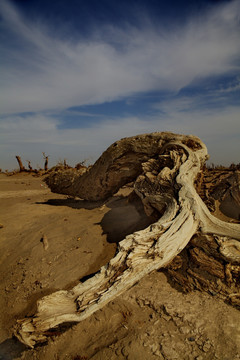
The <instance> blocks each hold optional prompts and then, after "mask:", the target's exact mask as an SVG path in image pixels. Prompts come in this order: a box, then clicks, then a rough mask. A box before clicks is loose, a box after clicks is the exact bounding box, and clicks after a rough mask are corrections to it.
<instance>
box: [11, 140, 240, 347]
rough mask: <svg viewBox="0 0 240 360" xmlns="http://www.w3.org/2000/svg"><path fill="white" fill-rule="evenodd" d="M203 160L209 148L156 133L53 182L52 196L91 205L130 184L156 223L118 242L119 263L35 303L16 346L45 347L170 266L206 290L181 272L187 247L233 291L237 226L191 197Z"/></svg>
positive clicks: (239, 236)
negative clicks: (56, 332) (59, 331)
mask: <svg viewBox="0 0 240 360" xmlns="http://www.w3.org/2000/svg"><path fill="white" fill-rule="evenodd" d="M207 157H208V154H207V149H206V146H205V145H204V144H203V143H202V142H201V140H200V139H199V138H197V137H195V136H185V135H177V134H172V133H153V134H145V135H139V136H135V137H131V138H125V139H122V140H120V141H118V142H116V143H114V144H113V145H111V146H110V147H109V148H108V149H107V150H106V151H105V152H104V153H103V154H102V156H101V157H100V158H99V159H98V160H97V162H96V163H95V164H94V165H93V166H92V167H91V168H90V169H88V170H87V171H85V172H84V173H82V174H80V173H79V172H77V171H75V172H72V171H70V170H67V171H65V172H57V173H53V174H51V175H50V176H49V177H48V178H47V180H46V182H47V184H48V185H49V186H50V188H51V190H52V191H54V192H59V193H63V194H68V195H72V196H79V197H81V198H83V199H87V200H93V201H96V200H100V199H106V198H107V197H109V196H110V195H112V194H114V193H115V192H116V191H117V190H118V189H119V188H120V187H121V186H123V185H124V184H126V183H128V182H129V181H134V190H135V192H136V194H137V195H138V196H139V197H140V198H141V200H142V202H143V205H144V208H145V212H146V214H147V215H149V216H155V217H156V218H157V217H158V220H157V221H156V222H155V223H153V224H152V225H150V226H149V227H147V228H146V229H144V230H141V231H138V232H135V233H133V234H131V235H128V236H127V237H126V238H125V239H124V240H122V241H121V242H120V243H119V246H118V250H117V253H116V256H115V257H114V258H113V259H112V260H111V261H110V262H109V263H108V264H107V265H106V266H103V267H102V268H101V269H100V271H99V273H97V274H96V275H95V276H94V277H92V278H90V279H88V280H86V281H85V282H83V283H80V284H78V285H77V286H75V287H74V288H73V289H71V290H70V291H64V290H62V291H57V292H55V293H53V294H51V295H48V296H45V297H44V298H42V299H41V300H39V301H38V304H37V312H36V314H35V315H34V316H33V317H31V318H27V319H23V320H19V321H18V322H17V325H16V327H15V329H14V333H15V335H16V336H17V337H18V338H19V340H20V341H22V342H23V343H24V344H26V345H28V346H30V347H33V346H34V345H35V344H36V343H38V342H42V341H45V340H46V339H47V331H48V330H49V329H51V328H53V327H56V326H57V325H59V324H61V323H63V322H79V321H82V320H84V319H85V318H87V317H88V316H90V315H91V314H92V313H94V312H95V311H97V310H98V309H100V308H102V307H103V306H104V305H105V304H107V303H108V302H109V301H111V300H113V299H114V298H115V297H116V296H118V295H120V294H121V293H122V292H124V291H126V290H127V289H129V288H130V287H131V286H132V285H134V284H135V283H136V282H137V281H139V280H140V279H141V278H142V277H143V276H144V275H146V274H148V273H149V272H151V271H153V270H156V269H159V268H161V267H166V266H167V265H169V264H171V262H172V260H173V259H175V260H174V261H173V262H172V264H171V265H169V268H168V270H169V272H170V273H171V272H172V275H173V277H175V279H176V280H177V281H178V282H179V283H181V282H182V284H185V283H186V286H185V287H186V288H187V286H189V287H190V288H191V286H190V285H189V284H190V281H189V279H195V280H193V281H195V282H194V285H195V286H196V284H197V282H198V283H199V284H203V285H204V281H205V278H204V276H201V274H199V273H197V272H194V268H189V272H188V275H189V279H188V278H186V276H185V277H184V274H183V272H182V273H181V272H179V271H178V270H179V269H182V268H184V266H183V263H184V261H183V259H181V256H182V254H183V252H182V250H183V249H184V248H185V247H186V246H187V245H188V243H189V242H190V240H191V243H190V244H192V246H191V248H189V250H186V251H188V252H189V255H188V256H189V259H190V261H191V262H192V263H194V264H195V265H196V267H198V268H199V267H202V268H203V271H206V270H207V271H208V274H210V275H212V276H215V277H216V278H217V279H220V281H222V283H224V284H226V286H228V287H231V286H232V284H233V283H234V284H235V283H236V276H235V275H233V274H239V272H238V270H237V266H238V264H239V263H240V261H239V256H240V248H239V240H240V225H239V224H237V223H229V222H225V221H221V220H220V219H218V218H216V217H215V216H214V215H213V214H211V212H210V211H209V209H208V207H207V206H206V204H205V203H204V202H203V200H202V199H201V197H200V196H199V194H198V192H197V190H196V188H197V187H198V184H196V181H199V179H201V177H202V174H203V170H202V169H203V167H204V164H205V161H206V159H207ZM193 244H196V246H195V245H193ZM188 246H189V245H188ZM205 248H206V249H211V251H212V252H211V251H210V250H209V252H207V251H206V249H205ZM179 253H181V256H177V255H178V254H179ZM228 265H229V266H228ZM231 266H233V267H234V266H235V268H234V269H235V270H234V271H233V270H232V268H231ZM185 270H186V269H185ZM237 276H239V275H237ZM201 278H203V280H201ZM229 284H230V285H229ZM203 285H201V286H202V287H203ZM192 286H193V285H192ZM201 286H199V287H201ZM204 286H209V285H208V284H205V285H204ZM236 289H237V285H236V286H235V291H237V290H236ZM212 291H214V290H212ZM230 295H231V294H229V296H230ZM233 298H234V296H233ZM236 298H237V296H235V299H236Z"/></svg>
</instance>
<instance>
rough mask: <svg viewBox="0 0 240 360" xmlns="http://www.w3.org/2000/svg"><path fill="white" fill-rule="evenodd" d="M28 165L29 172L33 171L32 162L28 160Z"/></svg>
mask: <svg viewBox="0 0 240 360" xmlns="http://www.w3.org/2000/svg"><path fill="white" fill-rule="evenodd" d="M27 163H28V168H29V170H30V171H32V166H31V161H30V160H27Z"/></svg>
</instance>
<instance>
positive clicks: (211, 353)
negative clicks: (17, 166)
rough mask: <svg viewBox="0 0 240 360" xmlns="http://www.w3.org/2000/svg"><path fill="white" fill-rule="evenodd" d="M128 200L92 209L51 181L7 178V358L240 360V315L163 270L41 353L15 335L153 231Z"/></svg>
mask: <svg viewBox="0 0 240 360" xmlns="http://www.w3.org/2000/svg"><path fill="white" fill-rule="evenodd" d="M128 193H129V189H127V188H125V189H122V191H121V192H120V193H118V194H117V195H115V196H114V197H112V198H111V199H109V200H108V201H107V202H106V203H103V202H98V203H93V202H88V201H82V200H80V199H71V198H68V197H67V196H65V195H58V194H53V193H51V192H50V190H49V189H48V188H47V187H46V185H45V184H44V182H43V178H42V177H37V176H32V175H31V174H24V173H23V174H17V175H14V176H6V175H5V174H0V224H1V225H2V226H3V227H2V228H0V274H1V278H0V291H1V297H0V307H1V313H0V322H1V323H0V325H1V328H0V359H4V360H8V359H29V360H30V359H39V360H41V359H44V360H50V359H56V360H60V359H61V360H65V359H66V360H67V359H75V360H77V359H96V360H97V359H104V360H105V359H129V360H135V359H136V360H137V359H166V360H172V359H186V360H188V359H189V360H193V359H197V360H201V359H209V360H210V359H211V360H212V359H222V360H237V359H240V356H239V355H238V354H240V312H239V310H237V309H236V308H233V307H231V306H230V305H227V304H225V303H224V302H223V301H221V300H220V299H217V298H216V297H214V296H211V295H210V294H206V293H200V292H198V291H194V292H192V293H188V294H183V293H182V292H181V291H180V289H179V288H178V287H177V286H176V285H175V284H173V283H172V282H171V279H170V278H168V276H167V274H166V272H164V270H162V271H157V272H153V273H152V274H150V275H148V276H146V277H145V278H144V279H142V280H141V281H140V282H139V283H138V284H136V285H135V286H134V287H132V288H131V289H130V290H128V291H126V292H125V293H124V294H123V295H121V296H119V297H118V298H117V299H116V300H115V301H114V302H111V303H109V304H108V305H107V306H106V307H105V308H104V309H102V310H100V311H98V312H96V313H95V314H94V315H92V316H91V317H90V318H89V319H86V320H85V321H83V322H81V323H79V324H75V325H73V324H66V325H64V326H61V328H60V329H57V330H56V331H52V333H51V336H50V338H49V342H48V343H47V344H43V345H41V346H37V347H36V348H35V349H33V350H32V349H28V348H26V347H25V346H24V345H22V344H21V343H19V342H18V340H17V339H15V338H13V337H12V327H13V326H14V324H15V322H16V319H19V318H23V317H24V316H28V315H32V314H33V313H34V310H35V307H36V301H37V300H38V299H40V298H41V297H42V296H44V295H46V294H49V293H51V292H53V291H56V290H59V289H70V288H71V287H72V286H73V285H75V284H77V283H78V281H79V280H80V279H82V278H83V277H85V276H87V275H89V274H92V273H94V272H96V271H98V270H99V268H100V267H101V266H102V265H104V264H106V263H107V262H108V261H109V260H110V259H111V258H112V257H113V256H114V254H115V251H116V246H117V244H116V242H117V241H120V240H121V239H123V238H124V236H125V235H127V234H128V233H131V232H133V231H135V230H139V229H141V228H144V227H146V226H147V225H148V219H147V218H146V216H144V213H143V209H142V207H141V204H140V203H139V202H138V201H134V202H129V201H128V200H127V198H126V195H127V194H128ZM43 236H44V237H45V239H46V241H47V246H46V243H45V244H44V242H43Z"/></svg>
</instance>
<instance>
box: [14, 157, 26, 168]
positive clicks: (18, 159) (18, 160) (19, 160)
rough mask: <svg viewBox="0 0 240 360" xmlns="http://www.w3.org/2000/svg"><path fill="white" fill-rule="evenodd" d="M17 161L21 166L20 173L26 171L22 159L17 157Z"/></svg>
mask: <svg viewBox="0 0 240 360" xmlns="http://www.w3.org/2000/svg"><path fill="white" fill-rule="evenodd" d="M16 159H17V162H18V165H19V169H20V172H23V171H26V169H25V167H24V166H23V163H22V160H21V157H20V156H18V155H16Z"/></svg>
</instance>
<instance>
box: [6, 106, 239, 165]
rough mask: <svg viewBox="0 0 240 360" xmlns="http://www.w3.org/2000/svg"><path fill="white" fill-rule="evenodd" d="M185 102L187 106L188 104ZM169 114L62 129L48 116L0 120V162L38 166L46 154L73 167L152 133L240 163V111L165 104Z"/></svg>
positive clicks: (218, 158) (214, 158) (219, 159)
mask: <svg viewBox="0 0 240 360" xmlns="http://www.w3.org/2000/svg"><path fill="white" fill-rule="evenodd" d="M186 103H187V102H185V104H186ZM162 106H163V107H164V108H165V109H168V116H167V117H165V116H163V115H162V114H161V113H159V114H158V115H155V116H152V117H148V118H146V117H144V116H143V117H142V118H136V117H125V118H118V119H114V120H108V121H102V122H99V123H98V124H97V125H95V126H94V127H91V128H90V127H89V128H79V129H60V128H59V124H60V121H58V120H56V118H55V117H54V118H53V117H51V116H46V115H28V116H25V117H19V116H15V117H14V116H12V117H10V116H9V118H8V121H7V122H6V121H5V122H0V134H1V139H0V143H1V147H2V148H3V149H4V153H5V154H4V153H3V152H1V151H0V164H1V166H2V167H3V168H8V169H12V168H15V167H16V161H15V155H21V156H22V159H23V160H32V164H33V165H34V166H36V164H42V161H43V160H42V152H43V151H44V152H46V153H47V154H49V155H50V165H55V164H56V162H57V161H58V160H59V159H62V160H63V159H64V158H66V159H67V160H68V161H69V163H70V164H71V165H74V164H76V163H77V162H79V161H82V160H84V159H88V160H89V162H90V163H92V162H93V161H95V160H96V159H97V158H98V157H99V156H100V155H101V153H102V152H103V151H104V150H105V149H106V148H107V147H108V146H109V145H110V144H112V143H113V142H114V141H116V140H118V139H120V138H122V137H126V136H133V135H136V134H141V133H148V132H152V131H172V132H175V133H183V134H194V135H197V136H199V137H200V138H201V139H202V140H203V141H204V142H205V143H206V145H207V147H208V150H209V154H210V156H211V159H210V161H211V162H214V163H215V164H225V165H229V164H230V163H232V162H235V163H238V162H239V151H240V147H239V138H240V122H239V116H240V108H239V107H230V106H229V107H226V108H225V109H224V110H223V111H221V113H219V112H218V110H216V109H214V110H212V111H208V112H206V111H205V110H203V111H201V110H193V111H191V112H189V111H185V110H184V109H185V105H184V107H183V108H181V106H180V103H179V101H176V102H174V101H166V102H165V103H164V104H162Z"/></svg>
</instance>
